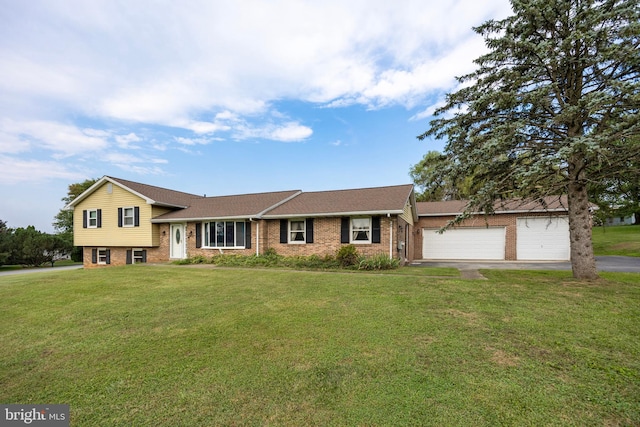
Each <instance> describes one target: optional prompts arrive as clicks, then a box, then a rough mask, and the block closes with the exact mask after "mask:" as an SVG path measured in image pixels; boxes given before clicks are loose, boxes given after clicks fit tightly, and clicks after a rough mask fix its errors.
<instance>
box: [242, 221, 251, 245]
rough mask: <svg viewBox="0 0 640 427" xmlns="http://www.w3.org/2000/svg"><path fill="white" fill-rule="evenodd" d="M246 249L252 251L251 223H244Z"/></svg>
mask: <svg viewBox="0 0 640 427" xmlns="http://www.w3.org/2000/svg"><path fill="white" fill-rule="evenodd" d="M244 247H245V248H246V249H251V223H250V222H249V221H247V222H245V223H244Z"/></svg>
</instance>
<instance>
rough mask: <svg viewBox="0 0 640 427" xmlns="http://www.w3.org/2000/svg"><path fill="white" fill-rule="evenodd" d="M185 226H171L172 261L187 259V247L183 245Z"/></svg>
mask: <svg viewBox="0 0 640 427" xmlns="http://www.w3.org/2000/svg"><path fill="white" fill-rule="evenodd" d="M185 237H186V236H185V225H184V224H171V236H170V238H171V244H170V245H169V247H170V252H171V253H170V255H169V256H170V257H171V258H173V259H184V258H186V257H187V245H186V243H185Z"/></svg>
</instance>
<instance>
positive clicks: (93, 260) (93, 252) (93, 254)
mask: <svg viewBox="0 0 640 427" xmlns="http://www.w3.org/2000/svg"><path fill="white" fill-rule="evenodd" d="M91 263H92V264H97V263H98V250H97V249H91Z"/></svg>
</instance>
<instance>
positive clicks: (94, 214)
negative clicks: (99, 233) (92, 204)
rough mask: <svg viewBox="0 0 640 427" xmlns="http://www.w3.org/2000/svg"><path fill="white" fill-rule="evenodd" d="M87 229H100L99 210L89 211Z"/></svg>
mask: <svg viewBox="0 0 640 427" xmlns="http://www.w3.org/2000/svg"><path fill="white" fill-rule="evenodd" d="M87 228H98V209H89V210H87Z"/></svg>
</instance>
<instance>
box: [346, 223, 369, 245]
mask: <svg viewBox="0 0 640 427" xmlns="http://www.w3.org/2000/svg"><path fill="white" fill-rule="evenodd" d="M351 242H352V243H371V218H351Z"/></svg>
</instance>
